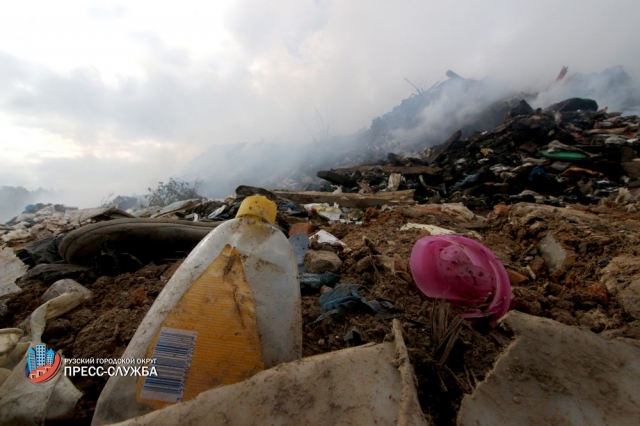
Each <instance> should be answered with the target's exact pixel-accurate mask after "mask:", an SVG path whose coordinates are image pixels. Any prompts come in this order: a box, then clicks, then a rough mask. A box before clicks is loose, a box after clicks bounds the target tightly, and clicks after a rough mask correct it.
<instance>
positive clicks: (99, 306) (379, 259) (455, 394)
mask: <svg viewBox="0 0 640 426" xmlns="http://www.w3.org/2000/svg"><path fill="white" fill-rule="evenodd" d="M484 216H487V217H488V219H487V220H486V221H485V222H483V223H479V222H476V221H467V220H464V219H462V218H460V217H457V216H453V215H450V214H445V213H442V212H438V211H435V210H433V211H432V210H428V209H427V210H425V209H420V208H417V207H398V208H396V209H394V210H390V211H389V210H388V211H380V210H377V209H373V208H371V209H369V210H367V212H366V214H365V216H364V219H363V223H362V224H361V225H353V224H349V225H346V224H340V223H338V224H332V225H327V224H326V223H323V222H321V221H318V222H317V223H316V222H314V225H315V226H316V227H318V228H319V229H325V230H326V231H328V232H330V233H332V234H333V235H335V236H336V237H338V238H340V239H342V241H343V242H344V243H345V244H346V245H347V247H348V249H347V250H342V249H341V248H336V247H331V246H327V245H324V246H322V247H317V246H316V247H314V248H316V249H326V250H333V251H335V252H336V253H337V254H338V255H339V257H340V258H341V260H342V261H343V265H342V268H341V271H340V281H339V283H338V284H344V283H351V284H356V285H358V286H359V287H358V293H359V294H360V295H361V296H363V297H364V298H365V299H367V300H379V301H388V302H391V303H392V304H393V308H392V309H391V310H390V312H389V313H387V315H379V316H380V317H378V316H376V315H375V314H374V313H372V312H370V311H369V310H364V309H357V308H356V309H350V310H347V311H343V312H341V313H339V314H336V315H332V316H330V317H328V318H326V319H324V320H322V321H319V322H317V323H316V322H315V321H316V319H317V318H318V316H319V315H320V314H321V313H322V310H321V307H320V305H319V303H318V298H319V296H320V293H319V292H318V293H315V294H304V295H303V297H302V306H303V339H304V340H303V356H305V357H307V356H312V355H316V354H320V353H325V352H330V351H335V350H340V349H343V348H346V347H350V346H353V345H357V344H363V343H371V342H376V343H378V342H382V341H383V340H384V339H385V336H387V335H388V334H390V333H391V321H392V318H393V317H396V318H399V319H400V321H401V324H402V327H403V332H404V339H405V342H406V345H407V349H408V351H409V355H410V360H411V363H412V365H413V368H414V370H415V374H416V377H417V387H418V397H419V400H420V404H421V406H422V409H423V411H424V413H425V415H426V416H427V418H428V419H429V420H430V421H431V422H432V423H433V424H435V425H451V424H455V421H456V420H455V419H456V415H457V412H458V409H459V406H460V402H461V400H462V398H463V397H464V395H465V394H469V393H472V392H473V390H474V388H475V386H476V384H477V383H478V382H480V381H482V380H483V379H484V378H485V377H486V375H487V374H488V372H489V371H490V370H491V369H492V366H493V364H494V363H495V361H496V359H497V358H498V357H499V356H500V354H501V353H502V352H503V351H504V349H505V348H506V347H507V346H508V345H509V343H510V342H511V336H510V335H508V334H507V333H506V332H505V331H503V330H502V329H501V328H500V327H499V326H498V327H495V328H493V327H491V326H490V325H489V324H488V320H486V319H481V320H475V321H468V320H462V321H461V320H460V319H459V317H458V315H457V314H456V307H454V306H451V305H449V304H448V303H446V302H436V301H433V300H430V299H428V298H426V297H425V296H424V295H423V294H422V293H421V292H420V290H419V289H418V288H417V287H416V286H415V284H414V283H413V279H412V277H411V271H410V269H409V257H410V253H411V250H412V248H413V245H414V244H415V242H416V241H417V240H418V239H420V238H422V237H423V236H424V235H426V233H425V232H426V231H421V230H417V229H412V230H407V231H400V230H399V228H400V227H401V226H402V225H404V224H406V223H423V224H433V225H437V226H440V227H443V228H447V229H451V230H453V231H456V232H460V233H465V234H467V235H471V236H472V238H475V239H477V240H479V241H480V242H481V243H483V244H484V245H486V246H487V247H488V248H489V249H491V250H492V251H493V252H494V253H495V254H496V256H497V257H498V259H500V261H501V262H502V263H503V264H504V265H505V267H506V268H507V269H508V270H509V271H510V275H511V278H512V294H513V300H512V304H511V308H512V309H516V310H519V311H522V312H525V313H528V314H532V315H536V316H541V317H547V318H552V319H554V320H556V321H559V322H562V323H564V324H568V325H573V326H579V327H586V328H588V329H590V330H592V331H594V332H596V333H603V334H602V335H603V336H623V337H632V338H637V334H638V333H637V328H638V327H637V322H636V323H633V318H631V317H629V316H628V315H627V314H625V313H624V312H623V311H622V309H621V308H620V306H619V304H618V302H617V300H616V298H615V295H613V294H610V293H608V292H607V290H606V289H605V288H604V286H602V285H601V284H600V283H599V276H600V275H599V274H600V271H601V269H603V268H604V267H605V266H606V265H607V264H608V263H609V261H610V260H611V259H612V258H614V257H616V256H618V255H621V254H628V255H633V256H637V255H638V252H639V251H640V249H639V248H638V247H640V244H638V242H639V241H638V240H639V239H640V213H627V212H626V211H624V210H623V209H622V208H617V207H615V206H597V207H593V206H592V207H584V206H579V205H574V206H571V208H570V209H554V208H553V207H549V206H540V205H535V204H518V205H515V206H511V207H510V208H509V207H506V206H502V207H500V208H496V209H495V211H494V212H485V214H484ZM292 223H293V222H292ZM548 233H549V234H551V235H552V236H553V237H554V238H555V239H556V241H558V242H559V243H560V244H561V245H562V246H563V247H564V248H565V250H566V252H567V257H566V260H565V263H564V267H563V268H561V269H560V270H558V271H554V272H550V271H548V270H547V267H546V266H545V261H544V260H543V259H542V256H541V253H540V252H539V251H538V250H537V245H538V243H539V241H540V240H541V239H542V237H544V236H545V235H546V234H548ZM180 263H181V261H177V262H176V261H172V262H170V263H164V264H153V263H152V264H149V265H146V266H144V267H143V268H142V269H140V270H138V271H136V272H134V273H126V274H122V275H118V276H102V277H99V278H98V279H97V280H95V279H92V275H91V274H85V275H81V276H80V277H79V279H78V281H79V282H80V283H81V284H83V285H85V286H86V287H87V288H88V289H90V290H91V291H93V293H94V296H93V297H92V298H91V299H89V300H88V301H86V302H84V303H83V304H82V305H80V306H78V307H77V308H75V309H74V310H72V311H70V312H68V313H67V314H65V315H63V316H61V317H59V318H57V319H54V320H51V321H49V323H48V324H47V327H46V330H45V333H44V335H43V342H44V343H46V344H47V345H49V346H51V347H52V348H55V349H56V350H58V351H60V352H62V353H63V354H64V355H65V356H66V357H73V358H86V357H93V358H99V357H104V358H114V357H119V356H120V355H121V354H122V353H123V352H124V350H125V348H126V346H127V344H128V343H129V341H130V339H131V337H132V336H133V334H134V332H135V330H136V328H137V326H138V324H139V323H140V321H141V320H142V318H143V317H144V315H145V314H146V312H147V311H148V309H149V308H150V306H151V304H152V303H153V301H154V300H155V298H156V297H157V295H158V293H159V292H160V291H161V290H162V288H163V287H164V285H165V284H166V282H167V281H168V280H169V278H170V277H171V275H172V274H173V272H175V270H176V269H177V267H178V266H179V265H180ZM532 274H533V275H535V278H533V275H532ZM17 284H18V285H19V286H20V287H22V289H23V291H22V292H21V293H17V294H12V295H7V296H4V297H2V298H0V304H1V307H0V328H4V327H15V326H18V325H19V324H20V323H21V322H22V321H24V320H25V319H26V318H28V316H29V314H30V313H31V312H33V311H34V310H35V309H36V308H37V307H38V306H39V305H40V304H41V303H42V301H41V300H40V296H41V295H42V293H44V291H45V290H46V288H47V286H46V285H45V284H44V283H41V282H38V281H27V282H20V281H19V282H18V283H17ZM336 285H337V284H336ZM323 290H327V288H325V289H323ZM323 290H321V291H323ZM447 331H451V333H450V337H449V338H446V337H444V338H443V337H442V336H444V335H445V334H446V332H447ZM72 381H73V382H74V384H75V385H76V386H77V387H78V389H79V390H81V391H82V392H83V393H84V395H83V396H82V398H81V399H80V402H79V404H78V405H77V407H76V409H75V411H74V413H73V420H74V423H77V424H89V423H90V421H91V417H92V415H93V411H94V409H95V404H96V401H97V398H98V396H99V394H100V392H101V390H102V388H103V387H104V385H105V383H106V379H103V378H79V377H74V378H72ZM68 422H69V420H66V421H64V423H65V424H66V423H68ZM49 424H54V422H49Z"/></svg>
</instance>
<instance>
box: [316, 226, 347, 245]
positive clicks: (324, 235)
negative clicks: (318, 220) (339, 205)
mask: <svg viewBox="0 0 640 426" xmlns="http://www.w3.org/2000/svg"><path fill="white" fill-rule="evenodd" d="M309 241H311V242H314V243H318V244H325V243H326V244H330V245H332V246H338V247H342V248H346V247H347V245H346V244H345V243H343V242H342V241H340V240H339V239H338V238H336V237H335V236H333V235H331V234H330V233H328V232H327V231H325V230H320V231H318V232H316V233H315V234H313V235H312V236H310V237H309Z"/></svg>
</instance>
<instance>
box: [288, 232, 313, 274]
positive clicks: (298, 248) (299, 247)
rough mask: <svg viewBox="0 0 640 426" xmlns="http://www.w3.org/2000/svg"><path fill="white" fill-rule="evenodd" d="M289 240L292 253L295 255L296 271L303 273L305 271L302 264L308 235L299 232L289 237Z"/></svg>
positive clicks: (307, 247)
mask: <svg viewBox="0 0 640 426" xmlns="http://www.w3.org/2000/svg"><path fill="white" fill-rule="evenodd" d="M289 242H290V243H291V247H292V248H293V253H294V254H295V256H296V262H297V263H298V273H300V274H304V273H305V272H306V271H307V269H306V268H305V266H304V255H305V254H306V253H307V251H308V250H309V237H307V234H304V233H302V232H300V233H297V234H295V235H292V236H291V237H289Z"/></svg>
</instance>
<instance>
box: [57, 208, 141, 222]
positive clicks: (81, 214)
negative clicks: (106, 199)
mask: <svg viewBox="0 0 640 426" xmlns="http://www.w3.org/2000/svg"><path fill="white" fill-rule="evenodd" d="M128 217H133V216H132V215H130V214H129V213H127V212H123V211H122V210H118V209H116V208H115V207H104V208H98V209H84V210H78V211H74V212H71V213H70V214H69V221H70V222H71V223H84V222H87V221H89V220H92V221H95V222H102V221H105V220H113V219H123V218H128Z"/></svg>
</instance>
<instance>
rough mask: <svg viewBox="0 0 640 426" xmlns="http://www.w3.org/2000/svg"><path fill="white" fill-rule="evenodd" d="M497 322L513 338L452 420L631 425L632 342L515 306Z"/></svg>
mask: <svg viewBox="0 0 640 426" xmlns="http://www.w3.org/2000/svg"><path fill="white" fill-rule="evenodd" d="M501 323H502V324H503V325H504V326H506V327H507V328H508V329H510V330H512V331H513V332H514V333H515V335H516V339H515V341H514V342H513V343H512V344H511V345H510V346H509V347H508V349H507V351H506V352H505V353H504V354H503V355H502V356H501V357H500V358H499V359H498V361H497V363H496V365H495V368H494V369H493V371H491V372H490V373H489V375H488V376H487V378H486V379H485V380H484V381H483V382H481V383H480V384H479V385H478V387H477V388H476V390H475V392H474V393H473V394H472V395H467V396H465V398H464V399H463V400H462V404H461V407H460V412H459V414H458V424H459V425H462V426H466V425H474V426H477V425H497V424H500V425H514V426H515V425H517V426H521V425H533V424H563V425H564V424H567V425H585V424H589V425H601V424H610V425H613V424H615V425H636V424H638V419H639V418H640V393H638V383H640V343H639V342H636V341H634V340H630V339H617V340H613V341H609V340H605V339H602V338H601V337H599V336H598V335H596V334H594V333H592V332H591V331H587V330H584V329H580V328H576V327H571V326H567V325H563V324H560V323H558V322H556V321H553V320H550V319H546V318H539V317H534V316H531V315H527V314H523V313H521V312H517V311H511V312H509V313H508V314H507V315H506V316H505V317H504V318H503V319H502V320H501Z"/></svg>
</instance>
